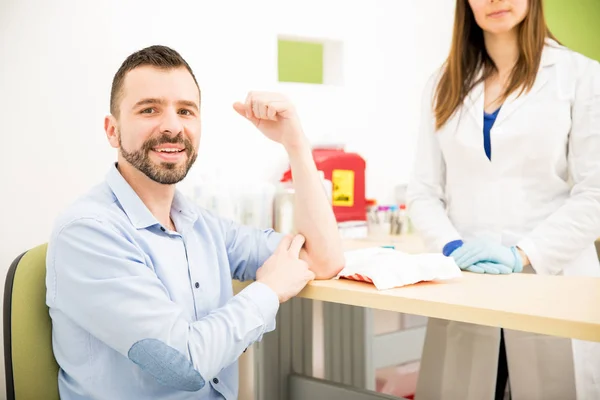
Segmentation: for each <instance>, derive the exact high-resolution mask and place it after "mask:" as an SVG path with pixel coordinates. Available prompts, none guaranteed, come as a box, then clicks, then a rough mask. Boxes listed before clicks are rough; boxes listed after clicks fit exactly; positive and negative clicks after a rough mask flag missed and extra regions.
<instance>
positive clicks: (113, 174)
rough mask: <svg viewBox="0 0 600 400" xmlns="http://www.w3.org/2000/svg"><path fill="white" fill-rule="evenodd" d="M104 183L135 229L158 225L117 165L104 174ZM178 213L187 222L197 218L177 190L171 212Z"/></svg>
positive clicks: (191, 207) (193, 210) (190, 206)
mask: <svg viewBox="0 0 600 400" xmlns="http://www.w3.org/2000/svg"><path fill="white" fill-rule="evenodd" d="M106 183H107V184H108V186H109V187H110V189H111V190H112V192H113V194H114V195H115V197H116V199H117V201H118V202H119V204H121V207H123V210H124V211H125V214H126V215H127V217H128V218H129V220H130V221H131V223H132V224H133V226H134V227H135V228H136V229H145V228H148V227H150V226H152V225H160V222H158V220H157V219H156V218H155V217H154V215H152V213H151V212H150V210H149V209H148V207H146V205H145V204H144V202H143V201H142V199H140V197H139V196H138V195H137V193H136V192H135V191H134V190H133V188H132V187H131V186H130V185H129V183H127V181H126V180H125V178H123V176H122V175H121V173H120V172H119V170H118V169H117V163H115V164H113V165H112V166H111V168H110V169H109V171H108V173H107V174H106ZM173 211H176V212H178V213H179V214H180V215H181V216H182V217H183V218H184V219H186V220H188V222H193V221H195V220H196V219H197V218H198V215H197V213H196V211H195V208H194V207H193V206H192V205H191V204H190V203H189V201H188V200H187V199H186V198H185V196H183V194H181V193H180V192H179V191H178V190H176V191H175V197H174V198H173V204H172V205H171V212H173Z"/></svg>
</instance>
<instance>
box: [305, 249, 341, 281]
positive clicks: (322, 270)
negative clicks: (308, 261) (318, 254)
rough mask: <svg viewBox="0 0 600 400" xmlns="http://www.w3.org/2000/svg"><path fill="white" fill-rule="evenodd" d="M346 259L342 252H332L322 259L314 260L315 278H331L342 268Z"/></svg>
mask: <svg viewBox="0 0 600 400" xmlns="http://www.w3.org/2000/svg"><path fill="white" fill-rule="evenodd" d="M345 263H346V260H345V259H344V254H343V253H340V254H333V255H330V256H329V257H327V258H324V259H322V260H315V263H314V264H313V265H314V267H313V268H312V269H313V272H314V273H315V279H331V278H333V277H335V276H337V274H339V273H340V271H341V270H342V269H343V268H344V265H345Z"/></svg>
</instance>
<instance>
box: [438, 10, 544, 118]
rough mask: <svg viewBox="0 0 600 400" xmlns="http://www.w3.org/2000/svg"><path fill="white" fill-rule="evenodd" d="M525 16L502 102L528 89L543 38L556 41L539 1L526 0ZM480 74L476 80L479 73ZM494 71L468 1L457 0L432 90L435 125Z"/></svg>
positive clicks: (533, 76)
mask: <svg viewBox="0 0 600 400" xmlns="http://www.w3.org/2000/svg"><path fill="white" fill-rule="evenodd" d="M528 3H529V4H528V8H529V9H528V11H527V15H526V16H525V19H524V20H523V21H522V22H521V24H520V25H519V27H518V30H519V58H518V60H517V63H516V65H515V66H514V68H513V71H512V73H511V76H510V78H509V79H510V80H509V84H508V87H507V88H506V90H505V92H504V94H503V95H502V98H501V99H502V101H504V100H506V98H507V97H508V96H509V95H510V94H511V93H512V92H514V91H516V90H518V89H519V88H521V92H520V93H522V92H523V91H528V90H529V89H531V87H532V86H533V83H534V82H535V77H536V75H537V71H538V68H539V66H540V60H541V57H542V50H543V48H544V42H545V40H546V38H551V39H554V40H556V38H555V37H554V36H553V35H552V33H551V32H550V30H549V29H548V26H547V25H546V20H545V19H544V9H543V4H542V0H529V1H528ZM480 71H482V74H481V76H480V77H479V79H477V76H478V75H479V72H480ZM495 71H496V66H495V65H494V62H493V61H492V59H491V58H490V56H489V54H488V53H487V51H486V49H485V43H484V41H483V30H482V29H481V28H480V27H479V25H477V22H476V21H475V16H474V15H473V11H472V10H471V6H470V5H469V4H468V0H457V1H456V11H455V16H454V32H453V34H452V46H451V48H450V54H449V56H448V58H447V60H446V63H445V66H444V71H443V74H442V76H441V78H440V81H439V83H438V85H437V87H436V90H435V108H434V114H435V120H436V121H435V126H436V129H439V128H441V127H442V126H443V125H444V124H445V123H446V122H447V121H448V119H450V117H452V115H453V114H454V113H455V112H456V110H457V109H458V108H459V107H460V105H461V104H462V102H463V101H464V99H465V97H466V96H467V94H468V93H469V92H470V91H471V90H472V89H473V87H474V86H476V85H477V84H479V83H480V82H482V81H484V80H485V79H487V78H488V77H489V76H490V75H492V74H493V73H494V72H495Z"/></svg>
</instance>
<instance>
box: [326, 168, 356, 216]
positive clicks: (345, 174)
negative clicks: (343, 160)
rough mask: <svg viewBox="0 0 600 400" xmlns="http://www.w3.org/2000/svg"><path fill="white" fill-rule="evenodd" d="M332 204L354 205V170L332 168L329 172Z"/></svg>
mask: <svg viewBox="0 0 600 400" xmlns="http://www.w3.org/2000/svg"><path fill="white" fill-rule="evenodd" d="M331 183H332V184H333V185H332V186H333V190H332V192H333V193H332V194H333V195H332V197H333V200H332V204H333V205H334V206H341V207H352V206H353V205H354V171H352V170H346V169H334V170H333V171H332V173H331Z"/></svg>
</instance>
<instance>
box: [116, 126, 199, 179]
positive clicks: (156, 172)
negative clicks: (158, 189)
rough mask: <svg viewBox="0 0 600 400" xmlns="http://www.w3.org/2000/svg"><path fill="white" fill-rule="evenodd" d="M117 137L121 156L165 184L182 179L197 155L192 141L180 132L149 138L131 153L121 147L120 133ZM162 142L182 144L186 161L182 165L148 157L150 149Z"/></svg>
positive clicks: (145, 173)
mask: <svg viewBox="0 0 600 400" xmlns="http://www.w3.org/2000/svg"><path fill="white" fill-rule="evenodd" d="M118 137H119V149H120V151H121V155H122V156H123V158H124V159H125V160H127V162H129V163H130V164H131V165H133V166H134V167H135V168H136V169H138V170H139V171H141V172H142V173H143V174H144V175H146V176H147V177H148V178H150V179H152V180H153V181H154V182H158V183H162V184H165V185H172V184H175V183H178V182H180V181H181V180H183V178H185V177H186V175H187V173H188V171H189V170H190V168H191V167H192V165H193V164H194V162H195V161H196V157H197V156H198V153H197V152H196V151H194V148H193V146H192V142H190V140H189V139H187V138H185V139H184V137H183V135H182V134H181V133H179V134H178V135H177V136H174V137H172V136H169V135H165V134H163V135H161V136H160V137H155V138H150V139H148V140H147V141H145V142H144V144H143V145H142V147H141V148H140V149H139V150H136V151H133V152H131V153H130V152H128V151H127V150H125V149H124V148H123V145H122V143H121V135H120V133H119V135H118ZM163 143H171V144H182V145H183V146H184V150H183V151H185V153H186V154H187V161H186V162H185V163H184V164H183V165H178V164H176V163H170V162H161V163H160V164H156V163H155V162H153V161H152V160H151V159H150V151H152V149H153V148H155V147H157V146H159V145H161V144H163Z"/></svg>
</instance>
